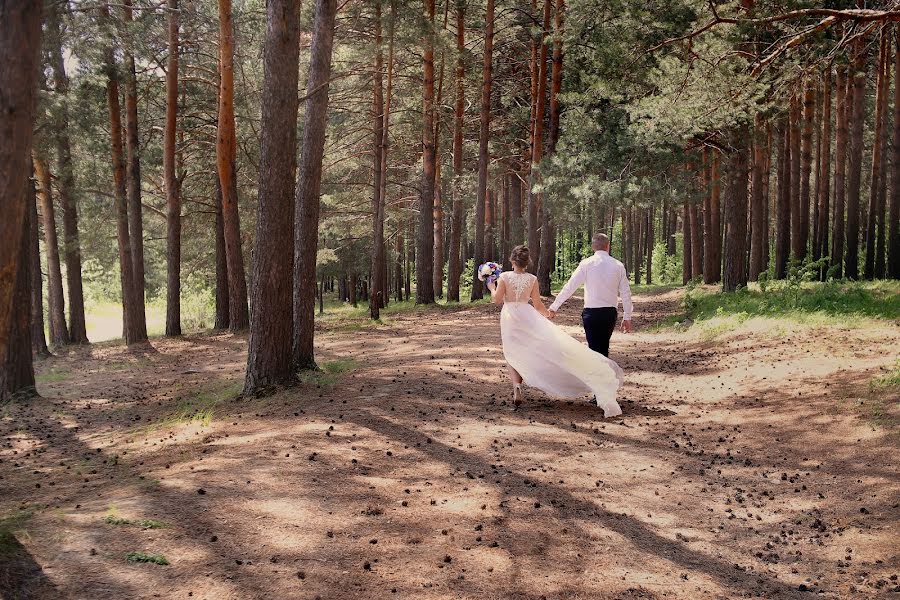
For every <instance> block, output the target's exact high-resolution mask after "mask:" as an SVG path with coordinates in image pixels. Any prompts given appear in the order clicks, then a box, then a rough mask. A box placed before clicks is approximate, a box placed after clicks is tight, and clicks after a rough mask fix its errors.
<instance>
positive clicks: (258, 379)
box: [244, 0, 343, 395]
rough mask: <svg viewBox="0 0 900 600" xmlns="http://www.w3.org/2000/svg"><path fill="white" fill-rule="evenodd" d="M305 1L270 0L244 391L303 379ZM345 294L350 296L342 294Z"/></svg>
mask: <svg viewBox="0 0 900 600" xmlns="http://www.w3.org/2000/svg"><path fill="white" fill-rule="evenodd" d="M299 12H300V0H269V1H268V2H267V3H266V38H265V42H264V46H263V88H262V119H261V129H260V149H259V194H258V209H257V219H256V239H255V246H254V250H253V282H254V284H253V292H252V294H253V295H252V301H251V302H250V310H251V316H250V339H249V342H248V344H247V372H246V377H245V379H244V394H247V395H259V394H262V393H265V392H267V391H269V390H271V389H272V388H274V387H276V386H279V385H290V384H292V383H294V381H296V374H295V372H294V370H293V368H292V366H293V365H292V356H291V347H292V344H293V288H294V285H293V278H292V277H291V276H290V275H289V274H293V272H294V260H293V259H294V254H293V252H292V250H293V246H294V197H293V192H294V166H295V165H296V161H297V134H296V131H297V128H296V123H297V91H296V90H297V77H298V70H299V66H300V63H299V59H300V44H299V41H300V24H299ZM342 299H343V297H342Z"/></svg>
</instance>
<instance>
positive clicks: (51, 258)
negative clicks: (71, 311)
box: [34, 153, 69, 348]
mask: <svg viewBox="0 0 900 600" xmlns="http://www.w3.org/2000/svg"><path fill="white" fill-rule="evenodd" d="M34 173H35V176H36V177H37V182H38V189H39V191H38V196H39V198H40V199H41V217H42V220H43V222H44V248H45V249H46V252H47V287H48V291H49V294H48V295H47V304H48V307H49V310H48V311H47V316H48V317H49V319H50V344H51V345H52V346H54V347H56V348H58V347H60V346H64V345H66V344H68V343H69V330H68V328H67V327H66V307H65V299H64V297H63V283H62V270H61V268H60V264H59V242H58V238H57V235H56V216H55V210H54V208H53V190H52V188H51V184H50V169H49V168H48V166H47V162H46V160H44V158H43V157H40V156H38V154H37V153H35V154H34Z"/></svg>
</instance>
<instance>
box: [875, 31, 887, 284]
mask: <svg viewBox="0 0 900 600" xmlns="http://www.w3.org/2000/svg"><path fill="white" fill-rule="evenodd" d="M890 31H891V30H890V27H889V26H888V25H887V24H885V25H884V26H883V29H882V38H883V39H884V43H885V60H884V76H883V78H882V86H883V88H884V89H883V90H882V93H881V97H882V108H881V129H882V140H883V141H882V144H881V169H880V170H881V175H880V176H879V179H878V182H879V186H878V202H877V205H876V207H875V210H876V211H877V212H878V216H877V217H876V219H875V220H876V224H877V226H878V233H877V238H876V240H875V277H876V278H877V279H882V278H883V277H884V276H885V273H886V265H885V246H886V241H887V240H886V237H887V231H886V229H887V223H886V222H885V211H886V209H887V206H886V205H887V187H888V186H887V173H888V168H889V165H888V142H887V139H888V128H889V127H890V122H889V119H888V111H889V107H888V96H889V95H890V88H891V61H890V58H889V57H890V52H891V40H890V37H889V36H890Z"/></svg>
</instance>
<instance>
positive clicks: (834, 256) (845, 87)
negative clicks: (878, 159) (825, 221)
mask: <svg viewBox="0 0 900 600" xmlns="http://www.w3.org/2000/svg"><path fill="white" fill-rule="evenodd" d="M835 88H836V89H837V91H836V97H835V137H834V219H833V221H834V226H833V227H832V232H831V268H830V269H829V270H830V271H831V272H832V273H833V274H834V277H836V278H838V279H840V278H841V277H842V276H843V272H844V236H845V232H844V229H845V227H844V202H845V198H846V193H847V192H846V188H845V185H846V179H845V175H846V168H847V137H848V136H847V134H848V131H847V119H848V117H849V114H850V113H849V110H850V104H852V103H851V98H850V97H849V95H848V92H849V91H850V87H849V76H848V74H847V68H846V67H838V70H837V78H836V85H835Z"/></svg>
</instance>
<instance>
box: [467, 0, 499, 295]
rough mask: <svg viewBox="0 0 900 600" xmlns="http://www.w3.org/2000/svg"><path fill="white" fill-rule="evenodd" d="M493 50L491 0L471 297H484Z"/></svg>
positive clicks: (487, 15) (491, 4)
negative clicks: (480, 276)
mask: <svg viewBox="0 0 900 600" xmlns="http://www.w3.org/2000/svg"><path fill="white" fill-rule="evenodd" d="M493 51H494V0H487V4H486V9H485V15H484V57H483V58H484V60H483V63H482V71H481V129H480V132H479V137H478V189H477V191H476V196H475V227H474V230H473V234H474V235H475V256H474V258H475V269H474V271H473V272H472V296H471V299H472V300H473V301H474V300H480V299H481V298H483V297H484V286H483V285H482V284H481V282H480V281H478V266H479V265H480V264H481V263H483V262H484V215H485V204H486V202H487V184H488V182H487V179H488V163H489V162H490V156H489V155H488V142H489V140H490V135H491V83H492V69H493Z"/></svg>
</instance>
